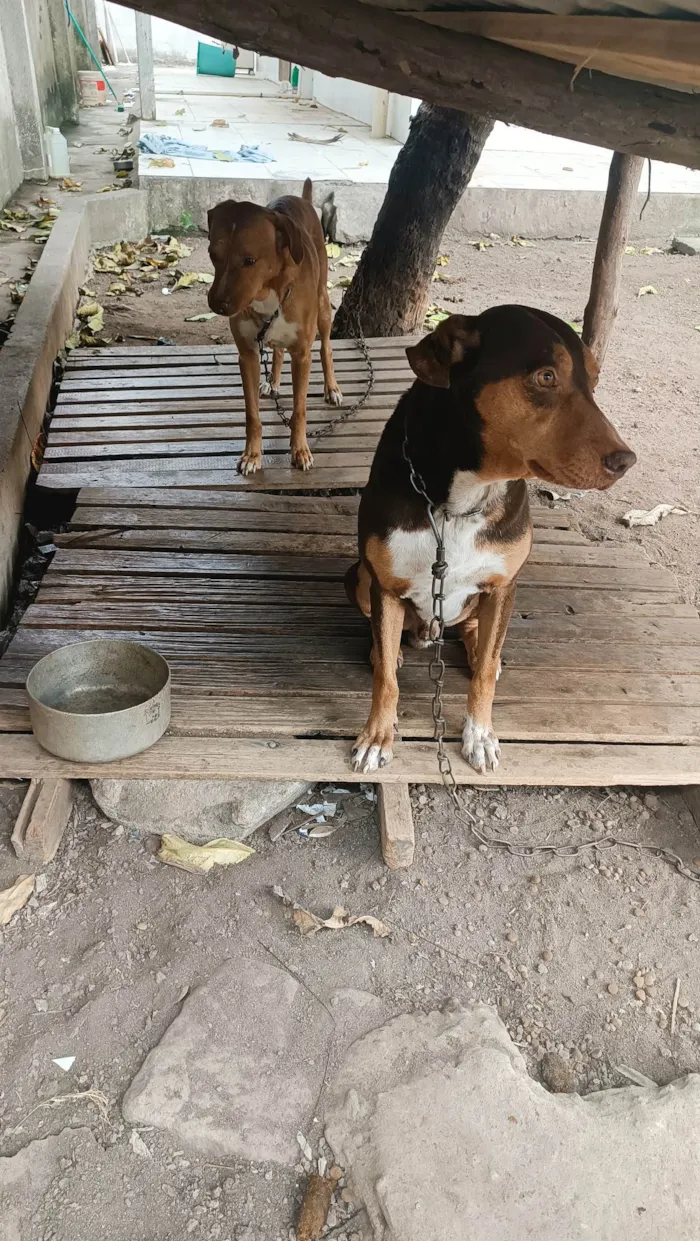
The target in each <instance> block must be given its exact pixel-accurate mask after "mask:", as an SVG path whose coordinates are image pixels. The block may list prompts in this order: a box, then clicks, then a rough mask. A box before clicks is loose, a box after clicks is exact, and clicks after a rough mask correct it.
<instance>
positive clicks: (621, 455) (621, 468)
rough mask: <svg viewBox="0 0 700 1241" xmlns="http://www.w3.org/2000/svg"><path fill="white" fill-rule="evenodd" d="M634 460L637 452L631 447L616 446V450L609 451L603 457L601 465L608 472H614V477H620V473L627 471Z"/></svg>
mask: <svg viewBox="0 0 700 1241" xmlns="http://www.w3.org/2000/svg"><path fill="white" fill-rule="evenodd" d="M636 460H637V454H636V453H634V452H632V451H631V449H629V448H618V450H617V452H610V453H608V455H607V457H603V465H604V466H605V468H606V470H607V471H608V474H614V475H615V478H622V475H623V474H626V473H627V471H628V470H629V469H630V468H631V467H632V466H633V465H634V463H635V461H636Z"/></svg>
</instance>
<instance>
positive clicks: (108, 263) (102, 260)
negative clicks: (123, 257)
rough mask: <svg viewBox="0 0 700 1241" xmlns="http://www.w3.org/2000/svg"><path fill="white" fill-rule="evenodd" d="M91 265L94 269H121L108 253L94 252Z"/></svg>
mask: <svg viewBox="0 0 700 1241" xmlns="http://www.w3.org/2000/svg"><path fill="white" fill-rule="evenodd" d="M92 266H93V268H94V270H95V271H121V267H120V265H119V263H117V262H115V260H114V259H113V258H111V257H110V255H108V254H96V255H95V257H94V259H93V260H92Z"/></svg>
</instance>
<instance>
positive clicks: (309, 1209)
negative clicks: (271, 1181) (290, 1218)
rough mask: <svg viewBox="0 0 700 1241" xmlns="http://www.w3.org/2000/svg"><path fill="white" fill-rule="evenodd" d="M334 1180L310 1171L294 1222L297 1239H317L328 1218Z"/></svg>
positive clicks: (307, 1240) (298, 1240)
mask: <svg viewBox="0 0 700 1241" xmlns="http://www.w3.org/2000/svg"><path fill="white" fill-rule="evenodd" d="M334 1190H335V1181H332V1180H331V1179H330V1177H327V1176H318V1174H317V1173H316V1172H312V1173H311V1176H310V1177H309V1179H308V1181H307V1182H306V1189H305V1190H304V1197H303V1199H302V1203H301V1206H300V1208H299V1214H298V1216H297V1223H296V1236H297V1241H319V1238H320V1237H321V1235H322V1233H323V1229H324V1227H325V1223H326V1220H327V1219H328V1212H329V1210H330V1206H331V1201H332V1198H333V1192H334Z"/></svg>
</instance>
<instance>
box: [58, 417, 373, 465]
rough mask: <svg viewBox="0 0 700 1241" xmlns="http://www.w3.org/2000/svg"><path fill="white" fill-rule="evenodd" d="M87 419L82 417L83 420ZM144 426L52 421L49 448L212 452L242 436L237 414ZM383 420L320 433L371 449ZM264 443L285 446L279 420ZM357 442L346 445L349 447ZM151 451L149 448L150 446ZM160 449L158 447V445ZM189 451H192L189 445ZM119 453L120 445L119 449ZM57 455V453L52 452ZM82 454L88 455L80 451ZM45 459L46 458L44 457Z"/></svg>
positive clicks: (241, 420)
mask: <svg viewBox="0 0 700 1241" xmlns="http://www.w3.org/2000/svg"><path fill="white" fill-rule="evenodd" d="M87 421H88V420H87V419H85V422H87ZM148 423H149V426H148V428H138V427H137V428H131V427H124V425H123V422H122V424H121V425H118V426H117V427H116V428H115V427H110V428H109V429H107V430H97V431H87V430H84V429H83V428H82V427H80V426H79V427H78V429H77V430H72V431H64V430H63V429H62V423H61V422H60V421H59V422H57V423H52V426H51V444H50V446H51V448H52V450H53V451H54V453H55V449H57V448H61V449H63V448H81V447H82V448H94V447H95V446H99V447H102V446H103V445H105V444H114V445H124V444H133V445H137V444H138V445H139V446H140V451H141V452H146V451H147V448H148V446H149V445H151V446H152V445H158V446H160V445H161V444H197V443H202V442H204V443H207V444H208V445H209V449H208V451H209V452H212V451H213V449H214V448H215V447H216V445H217V444H226V443H228V442H230V441H233V442H235V443H238V441H239V440H240V439H241V438H242V437H244V435H245V417H244V416H243V415H239V416H238V417H237V418H236V419H235V420H234V419H228V420H227V421H226V422H225V423H218V424H216V425H212V426H205V427H164V428H161V427H158V426H155V425H154V424H153V420H152V419H150V418H149V419H148ZM384 424H385V420H381V421H374V422H359V421H358V422H355V421H354V419H353V418H350V420H349V421H348V422H341V423H340V424H339V425H338V426H337V427H336V429H335V430H334V431H333V432H331V433H330V434H329V435H325V436H323V437H322V438H323V440H324V442H325V443H328V442H329V441H331V442H332V441H335V442H336V445H337V444H338V443H340V444H341V445H342V444H343V443H344V442H346V441H348V440H353V441H354V440H361V441H362V443H361V444H360V445H359V446H360V447H362V448H365V447H366V443H365V441H367V440H370V439H371V440H372V443H371V445H370V447H371V448H374V447H375V446H376V443H377V440H378V438H379V435H380V433H381V431H382V430H383V428H384ZM264 434H265V443H270V444H275V445H285V444H288V443H289V431H288V430H287V429H286V428H285V427H283V426H282V423H281V422H277V423H274V422H273V423H271V424H270V425H269V426H268V427H267V428H266V429H265V433H264ZM353 446H354V447H357V446H358V445H352V444H351V445H350V447H353ZM151 451H153V449H152V448H151ZM159 451H160V448H159ZM191 451H193V452H195V451H196V449H195V448H192V450H191ZM122 452H123V448H122ZM55 455H56V456H59V455H60V454H56V453H55ZM82 455H83V456H86V455H88V454H86V453H83V454H82ZM45 459H46V458H45Z"/></svg>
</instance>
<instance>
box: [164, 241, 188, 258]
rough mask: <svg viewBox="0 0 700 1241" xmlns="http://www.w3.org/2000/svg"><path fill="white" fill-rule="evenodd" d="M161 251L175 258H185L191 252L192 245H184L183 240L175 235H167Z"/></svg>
mask: <svg viewBox="0 0 700 1241" xmlns="http://www.w3.org/2000/svg"><path fill="white" fill-rule="evenodd" d="M163 253H164V254H167V255H168V256H170V257H171V259H172V261H173V262H174V261H175V259H186V258H189V256H190V255H191V253H192V247H191V246H186V245H185V243H184V241H180V240H179V239H178V238H177V237H168V240H167V242H166V243H165V245H164V246H163Z"/></svg>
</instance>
